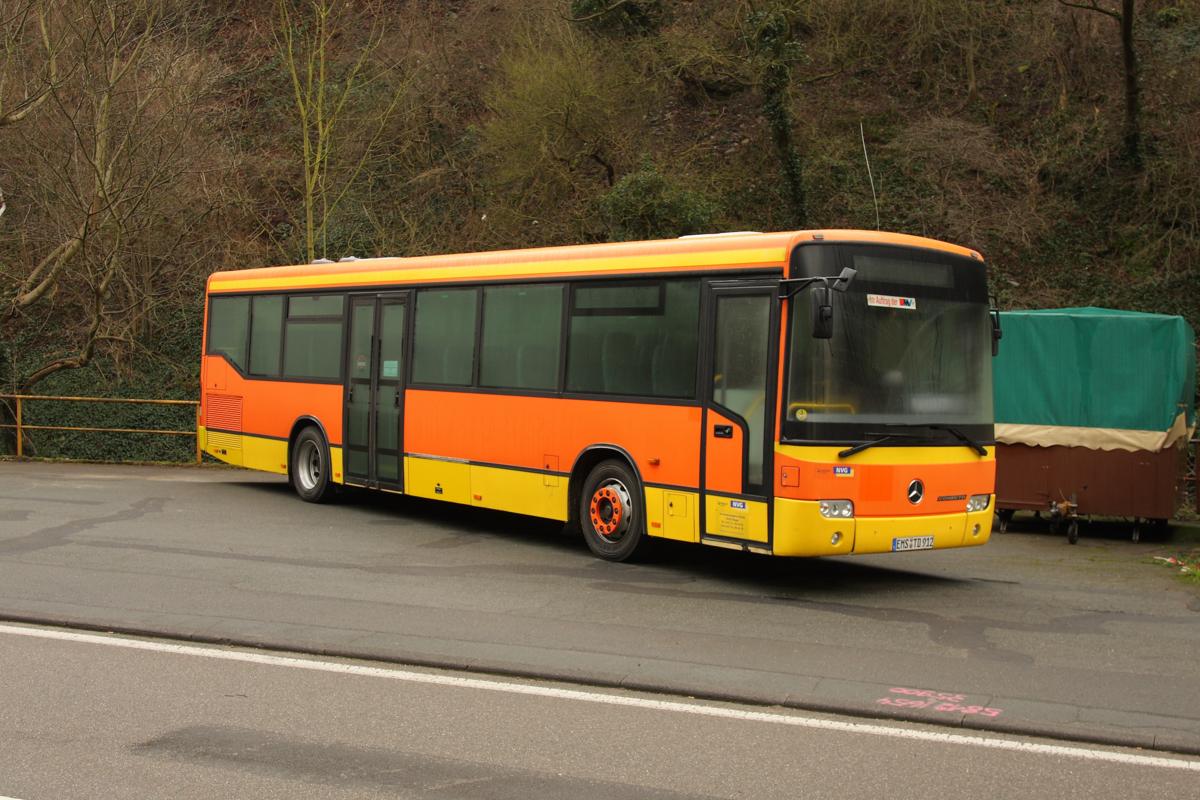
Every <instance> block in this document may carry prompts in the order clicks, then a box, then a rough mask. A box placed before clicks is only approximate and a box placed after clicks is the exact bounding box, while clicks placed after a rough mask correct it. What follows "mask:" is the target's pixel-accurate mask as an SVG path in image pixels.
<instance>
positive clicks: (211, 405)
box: [204, 394, 242, 431]
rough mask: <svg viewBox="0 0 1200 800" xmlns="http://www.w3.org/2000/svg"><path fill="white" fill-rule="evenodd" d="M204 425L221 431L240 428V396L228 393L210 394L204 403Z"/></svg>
mask: <svg viewBox="0 0 1200 800" xmlns="http://www.w3.org/2000/svg"><path fill="white" fill-rule="evenodd" d="M204 425H205V427H207V428H219V429H221V430H223V431H240V430H241V429H242V398H240V397H238V396H236V395H230V394H210V395H208V398H207V402H206V403H205V405H204Z"/></svg>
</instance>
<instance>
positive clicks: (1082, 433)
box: [996, 414, 1195, 453]
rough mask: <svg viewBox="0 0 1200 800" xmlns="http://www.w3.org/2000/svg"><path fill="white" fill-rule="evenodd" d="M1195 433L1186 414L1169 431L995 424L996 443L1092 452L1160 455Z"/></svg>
mask: <svg viewBox="0 0 1200 800" xmlns="http://www.w3.org/2000/svg"><path fill="white" fill-rule="evenodd" d="M1194 433H1195V427H1194V426H1193V427H1192V428H1190V429H1189V428H1188V424H1187V415H1186V414H1180V415H1179V416H1177V417H1175V423H1174V424H1173V425H1172V426H1171V428H1170V429H1169V430H1166V431H1137V430H1122V429H1119V428H1072V427H1068V426H1065V425H1023V424H1015V423H996V441H997V442H1000V443H1001V444H1028V445H1037V446H1040V447H1055V446H1059V447H1088V448H1091V449H1092V450H1150V451H1152V452H1155V453H1157V452H1158V451H1160V450H1166V449H1167V448H1168V447H1172V446H1174V445H1180V446H1183V445H1184V444H1186V443H1187V441H1188V439H1189V438H1191V436H1192V435H1193V434H1194Z"/></svg>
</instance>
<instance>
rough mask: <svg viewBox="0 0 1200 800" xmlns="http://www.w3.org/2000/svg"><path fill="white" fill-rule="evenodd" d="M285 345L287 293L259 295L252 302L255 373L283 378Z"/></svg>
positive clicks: (251, 350)
mask: <svg viewBox="0 0 1200 800" xmlns="http://www.w3.org/2000/svg"><path fill="white" fill-rule="evenodd" d="M282 346H283V296H282V295H277V294H276V295H259V296H257V297H255V298H254V300H253V301H252V302H251V304H250V368H249V370H248V372H249V373H250V374H251V375H264V376H266V377H268V378H277V377H279V367H280V363H279V356H280V355H281V353H282Z"/></svg>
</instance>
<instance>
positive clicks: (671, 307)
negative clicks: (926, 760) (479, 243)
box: [200, 230, 999, 560]
mask: <svg viewBox="0 0 1200 800" xmlns="http://www.w3.org/2000/svg"><path fill="white" fill-rule="evenodd" d="M995 320H996V317H995V315H994V314H991V313H989V303H988V293H987V281H986V275H985V267H984V262H983V259H982V257H981V256H980V255H979V254H978V253H976V252H974V251H972V250H969V249H966V248H962V247H957V246H954V245H950V244H945V243H942V242H938V241H933V240H930V239H924V238H918V237H913V236H905V235H899V234H889V233H876V232H864V231H840V230H830V231H805V232H790V233H736V234H717V235H709V236H693V237H684V238H681V239H676V240H669V241H653V242H635V243H625V244H597V245H581V246H574V247H552V248H541V249H533V250H515V251H507V252H488V253H475V254H469V255H446V256H430V257H419V258H375V259H365V260H353V259H346V260H343V261H339V262H336V263H330V262H324V263H314V264H303V265H298V266H288V267H274V268H267V269H249V270H238V271H228V272H218V273H215V274H213V275H212V276H211V277H210V278H209V281H208V291H207V308H206V324H205V341H204V351H203V352H204V357H203V365H202V368H201V373H202V374H201V382H202V393H203V397H202V405H201V421H200V422H201V428H200V432H201V437H202V441H203V447H204V450H205V451H206V452H207V453H209V454H211V455H213V456H215V457H216V458H218V459H221V460H222V461H225V462H228V463H230V464H236V465H239V466H242V467H247V468H250V469H257V470H265V471H268V472H274V473H278V474H281V475H287V476H288V478H289V480H290V482H291V485H292V486H293V487H294V489H295V491H296V492H297V493H298V494H299V495H300V497H302V498H303V499H305V500H308V501H312V502H320V501H323V500H325V499H327V498H329V497H330V496H331V495H332V494H333V493H334V492H335V491H337V490H339V489H340V488H341V486H342V485H345V486H358V487H365V488H368V489H378V490H383V491H388V492H398V493H403V494H407V495H413V496H417V497H423V498H431V499H437V500H446V501H450V502H454V503H462V504H465V505H472V506H479V507H482V508H489V509H499V510H503V511H511V512H518V513H521V514H529V515H533V516H538V517H545V518H549V519H555V520H562V521H564V522H567V523H569V524H570V525H573V526H576V527H577V528H578V529H579V530H581V531H582V534H583V537H584V539H585V540H586V542H587V544H588V546H589V547H590V548H591V549H592V551H593V552H594V553H596V554H597V555H598V556H600V557H602V558H606V559H613V560H621V559H625V558H628V557H629V556H631V555H632V554H633V553H634V551H635V550H636V549H637V548H638V546H639V545H641V544H642V543H643V542H645V541H646V540H647V539H653V538H663V539H674V540H680V541H686V542H698V543H702V544H708V545H714V546H718V547H728V548H736V549H743V550H750V551H755V552H761V553H772V554H775V555H783V556H825V555H843V554H851V553H880V552H891V551H902V550H922V549H938V548H947V547H961V546H967V545H979V544H983V543H984V542H986V541H987V540H988V536H989V534H990V531H991V522H992V511H993V506H994V503H993V497H992V493H993V487H994V481H995V461H994V453H995V450H994V446H993V425H992V387H991V374H992V372H991V365H990V357H991V355H992V353H993V351H994V348H995V346H996V345H995V342H996V340H997V339H998V338H999V329H998V327H997V326H996V321H995Z"/></svg>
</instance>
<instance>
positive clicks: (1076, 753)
mask: <svg viewBox="0 0 1200 800" xmlns="http://www.w3.org/2000/svg"><path fill="white" fill-rule="evenodd" d="M0 634H9V635H11V636H28V637H32V638H35V639H55V640H58V641H64V642H82V643H86V644H98V645H105V646H107V647H120V648H124V649H128V650H148V651H150V652H154V653H173V654H175V655H183V656H197V657H199V658H213V659H218V660H222V661H240V662H243V663H248V664H263V665H266V666H273V667H290V668H291V669H306V670H313V671H316V672H332V673H335V674H342V675H359V676H364V677H371V678H387V679H389V680H396V681H405V682H407V683H424V684H432V685H435V686H452V687H456V688H459V689H477V690H482V691H488V692H504V693H507V694H524V695H532V696H534V697H550V698H554V699H558V700H575V701H578V702H584V703H601V704H604V705H610V706H627V707H630V708H642V709H647V710H651V711H668V712H671V713H675V714H697V715H700V716H705V717H716V718H719V719H733V720H742V721H746V722H764V723H768V724H772V725H790V726H793V727H798V728H813V729H816V730H826V731H837V732H839V733H853V734H860V735H867V736H887V737H891V738H893V739H908V740H913V741H919V742H936V743H938V744H958V745H965V746H967V747H983V748H987V749H991V750H1008V751H1012V752H1017V753H1029V754H1034V755H1044V756H1061V757H1064V758H1076V759H1083V760H1086V761H1107V762H1110V763H1113V764H1126V765H1130V766H1137V767H1158V768H1161V769H1182V770H1189V771H1192V772H1200V761H1197V760H1186V759H1183V758H1170V757H1166V756H1146V755H1137V754H1135V753H1126V752H1116V751H1112V750H1097V749H1092V748H1087V747H1079V746H1069V745H1056V744H1037V743H1033V742H1021V741H1016V740H1013V739H996V738H991V737H987V736H970V735H965V734H958V733H942V732H939V731H928V730H913V729H910V728H900V727H892V726H888V725H876V724H872V723H867V722H842V721H839V720H831V719H818V718H813V717H803V716H798V715H793V714H784V713H776V712H769V711H746V710H742V709H737V708H728V707H725V706H713V705H705V704H702V703H681V702H678V701H673V700H651V699H649V698H645V697H631V696H627V695H621V694H613V693H610V692H601V691H583V690H579V689H557V688H553V687H549V686H535V685H531V684H524V683H512V682H508V681H501V680H487V679H483V678H456V677H454V676H451V675H438V674H434V673H426V672H412V671H409V670H404V669H388V668H385V667H368V666H363V665H361V664H346V663H341V662H335V661H320V660H316V659H309V658H297V657H295V656H276V655H268V654H266V653H254V652H246V651H243V650H227V649H222V648H217V647H211V646H198V645H187V644H168V643H166V642H158V641H151V640H146V639H131V638H126V637H121V636H105V635H99V634H91V633H78V632H75V631H66V630H57V629H48V628H34V627H24V626H18V625H4V624H0ZM0 800H9V799H8V798H2V797H0Z"/></svg>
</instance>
